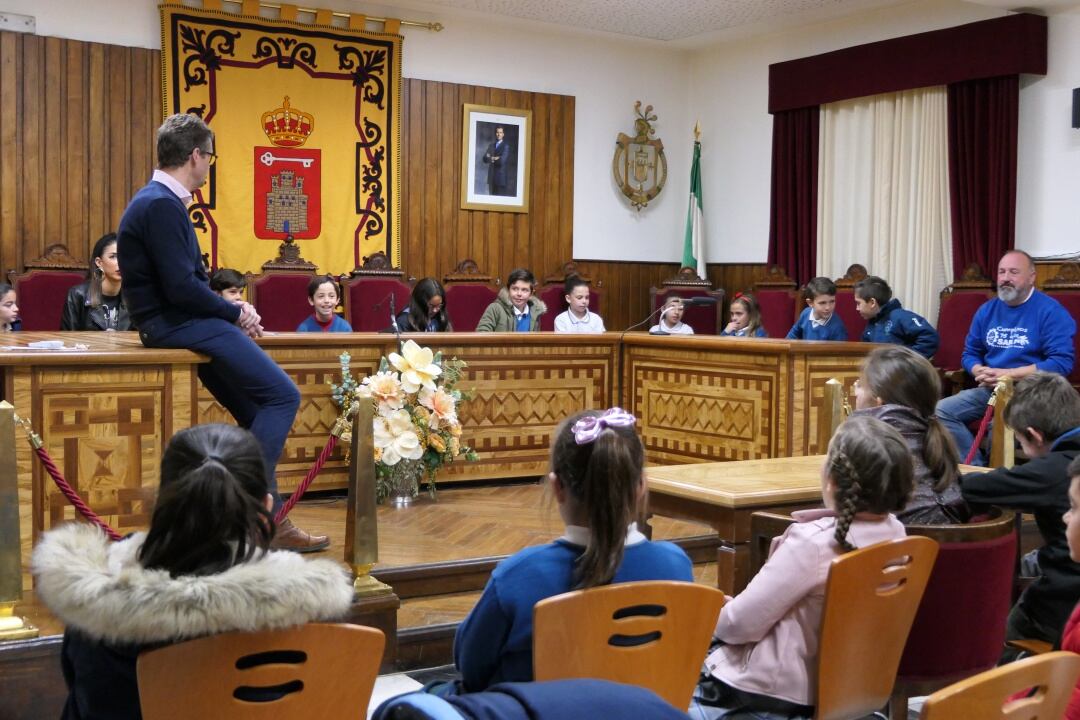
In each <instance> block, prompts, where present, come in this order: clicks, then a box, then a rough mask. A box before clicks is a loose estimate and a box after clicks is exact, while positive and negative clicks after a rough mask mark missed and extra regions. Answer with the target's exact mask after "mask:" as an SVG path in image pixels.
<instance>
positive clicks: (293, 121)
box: [262, 95, 315, 147]
mask: <svg viewBox="0 0 1080 720" xmlns="http://www.w3.org/2000/svg"><path fill="white" fill-rule="evenodd" d="M262 127H263V132H265V133H266V137H267V138H269V139H270V142H271V143H273V144H274V145H276V146H277V147H300V146H301V145H303V144H304V143H305V142H307V139H308V138H309V137H310V136H311V133H312V131H313V130H314V129H315V118H314V117H313V116H312V115H311V114H310V113H306V112H304V111H302V110H296V109H295V108H293V107H292V106H291V105H289V96H288V95H286V96H285V101H284V102H283V103H282V104H281V107H279V108H274V109H273V110H270V111H268V112H264V113H263V114H262Z"/></svg>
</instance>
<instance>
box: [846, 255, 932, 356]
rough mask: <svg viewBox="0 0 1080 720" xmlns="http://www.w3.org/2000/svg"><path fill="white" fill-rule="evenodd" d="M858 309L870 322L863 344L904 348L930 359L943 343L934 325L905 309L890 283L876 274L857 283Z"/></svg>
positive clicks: (856, 297) (856, 301)
mask: <svg viewBox="0 0 1080 720" xmlns="http://www.w3.org/2000/svg"><path fill="white" fill-rule="evenodd" d="M855 309H856V310H858V311H859V315H861V316H862V317H863V319H864V320H866V330H865V331H864V332H863V336H862V340H863V342H877V343H893V344H894V345H904V346H905V347H909V348H911V349H912V350H914V351H915V352H917V353H919V354H920V355H922V356H923V357H924V358H926V359H928V360H929V359H930V358H931V357H933V355H934V353H936V352H937V349H938V345H940V344H941V338H939V337H938V333H937V330H935V329H934V326H933V325H931V324H930V322H929V321H928V320H927V319H926V318H924V317H923V316H922V315H918V314H916V313H913V312H911V311H910V310H905V309H904V308H903V307H901V305H900V301H899V300H897V299H896V298H894V297H893V296H892V288H890V287H889V283H887V282H885V281H884V280H882V279H881V278H879V277H877V276H875V275H868V276H867V277H865V278H863V279H862V280H860V281H859V282H857V283H855Z"/></svg>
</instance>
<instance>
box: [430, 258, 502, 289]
mask: <svg viewBox="0 0 1080 720" xmlns="http://www.w3.org/2000/svg"><path fill="white" fill-rule="evenodd" d="M443 282H444V283H458V284H461V283H482V284H484V285H498V284H499V282H498V279H497V278H493V277H491V276H490V275H488V274H487V273H485V272H483V271H482V270H481V269H480V266H479V265H477V264H476V261H475V260H473V259H472V258H466V259H464V260H462V261H461V262H459V263H458V264H457V265H456V266H455V267H454V269H453V270H451V271H450V272H448V273H447V274H446V275H443Z"/></svg>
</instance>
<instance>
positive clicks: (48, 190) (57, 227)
mask: <svg viewBox="0 0 1080 720" xmlns="http://www.w3.org/2000/svg"><path fill="white" fill-rule="evenodd" d="M64 44H65V41H64V40H61V39H60V38H54V37H47V38H45V86H44V88H43V90H44V92H43V103H44V107H43V111H44V121H45V122H44V128H45V138H44V140H45V146H44V148H43V150H44V154H45V164H44V166H43V168H42V180H43V182H42V184H41V185H40V186H39V187H38V188H36V192H37V194H38V196H39V207H40V208H41V210H42V212H43V216H42V220H43V222H42V228H43V230H42V232H43V233H44V235H45V237H48V238H60V237H62V232H63V217H64V206H65V205H66V204H67V193H66V192H65V190H66V188H65V182H64V171H65V155H66V152H65V151H66V149H67V148H66V147H65V146H64V140H63V138H64V136H63V121H64V103H63V97H64V92H65V89H66V88H65V85H66V82H65V80H66V79H67V78H66V77H65V73H64V61H63V58H64V53H63V45H64ZM29 189H30V190H31V191H32V192H33V191H35V188H29Z"/></svg>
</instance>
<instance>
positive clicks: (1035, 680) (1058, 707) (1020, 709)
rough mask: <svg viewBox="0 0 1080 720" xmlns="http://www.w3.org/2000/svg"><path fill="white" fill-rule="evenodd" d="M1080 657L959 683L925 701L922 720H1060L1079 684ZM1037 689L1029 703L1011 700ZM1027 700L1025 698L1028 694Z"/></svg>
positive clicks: (1058, 656)
mask: <svg viewBox="0 0 1080 720" xmlns="http://www.w3.org/2000/svg"><path fill="white" fill-rule="evenodd" d="M1078 678H1080V655H1076V654H1075V653H1071V652H1062V651H1058V652H1052V653H1047V654H1045V655H1039V656H1038V657H1033V658H1027V659H1026V660H1019V661H1017V662H1014V663H1010V664H1008V665H1003V666H1002V667H999V668H994V669H993V670H987V671H986V672H983V673H980V674H978V675H976V676H975V677H972V678H968V679H967V680H961V681H960V682H958V683H956V684H954V685H950V686H949V687H947V688H945V689H944V690H938V691H937V692H936V693H934V694H933V695H931V696H930V697H928V698H926V701H925V702H924V703H923V707H922V714H921V715H919V717H920V718H921V720H954V719H955V718H979V720H993V719H994V718H1015V719H1017V720H1019V718H1048V719H1049V718H1060V717H1062V716H1063V715H1064V713H1065V708H1066V706H1067V705H1068V704H1069V698H1070V696H1071V695H1072V692H1073V689H1074V688H1075V687H1076V681H1077V679H1078ZM1030 688H1034V693H1032V694H1030V696H1027V697H1021V698H1017V699H1010V698H1012V697H1013V696H1015V695H1016V694H1018V693H1024V691H1026V690H1028V689H1030ZM1025 695H1027V693H1025Z"/></svg>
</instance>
